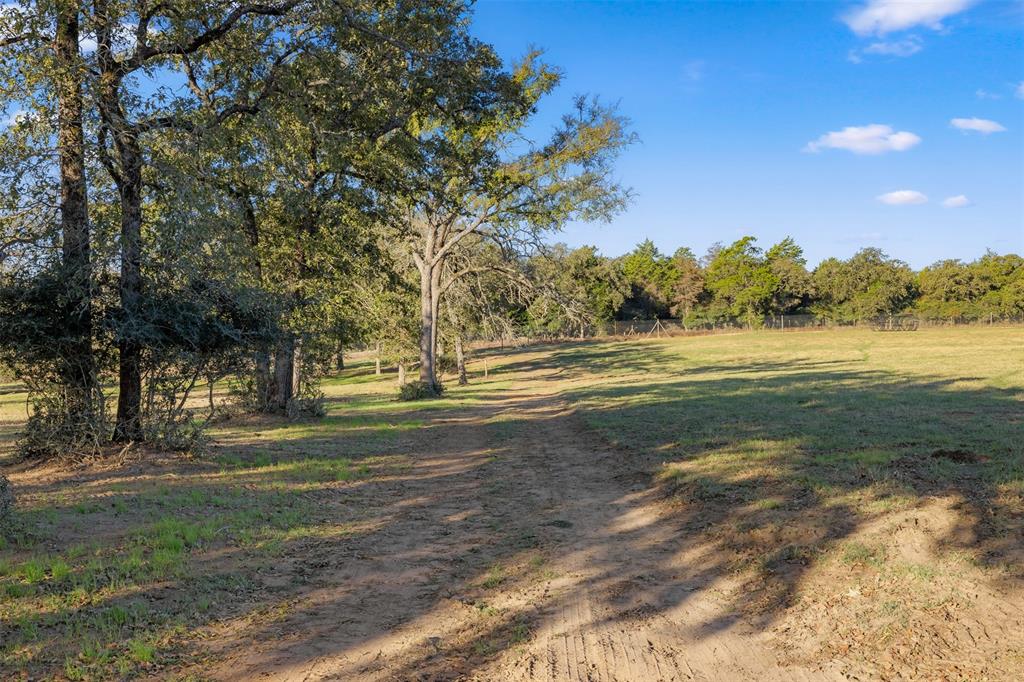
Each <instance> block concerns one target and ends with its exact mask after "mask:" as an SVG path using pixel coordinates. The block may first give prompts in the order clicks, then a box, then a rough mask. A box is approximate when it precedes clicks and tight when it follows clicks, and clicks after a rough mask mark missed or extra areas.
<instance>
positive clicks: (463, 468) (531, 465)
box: [203, 377, 833, 680]
mask: <svg viewBox="0 0 1024 682" xmlns="http://www.w3.org/2000/svg"><path fill="white" fill-rule="evenodd" d="M537 380H538V377H534V378H533V381H532V382H531V387H532V388H533V389H535V388H536V386H537V385H538V381H537ZM413 440H414V443H413V445H414V447H416V450H417V452H419V453H421V454H419V455H418V456H417V458H416V459H415V462H414V464H413V465H412V467H411V468H410V470H408V471H406V472H404V473H403V474H402V475H400V476H395V477H393V478H392V479H390V480H384V481H380V482H376V483H374V484H372V485H367V486H364V487H362V488H359V489H356V490H355V491H354V492H346V494H345V495H343V498H342V499H331V500H324V504H325V505H328V506H330V505H339V506H342V505H362V506H364V507H365V508H366V509H367V510H370V512H369V513H368V514H367V521H366V523H367V524H370V526H371V527H372V530H371V532H367V533H363V534H361V535H359V536H358V537H357V538H354V539H352V540H351V541H350V542H346V543H345V544H344V546H343V551H339V546H338V544H337V543H324V544H322V545H317V544H309V545H307V546H305V547H303V548H302V550H301V551H298V550H296V551H295V552H292V553H291V555H292V556H293V557H295V558H293V559H291V560H288V559H285V560H283V561H282V562H280V563H279V564H277V565H276V566H275V568H274V570H273V571H272V572H269V573H267V574H266V575H264V576H262V579H263V582H264V586H265V589H266V590H268V591H271V592H280V591H284V592H294V593H295V594H294V597H293V598H290V599H287V600H286V603H287V608H283V609H281V610H280V612H279V613H277V614H272V615H268V614H261V615H259V616H252V615H250V616H247V617H245V618H244V619H240V620H238V621H234V622H229V623H227V624H220V625H218V626H217V627H216V628H215V629H212V630H211V631H209V632H207V633H204V636H205V639H206V641H207V644H206V645H205V646H204V660H206V661H208V662H211V664H212V665H213V667H212V668H207V667H206V666H205V665H204V666H203V667H204V668H205V670H204V675H209V676H212V677H214V678H217V679H231V680H249V679H270V680H321V679H325V680H326V679H339V680H354V679H360V680H406V679H430V680H448V679H451V680H456V679H474V680H475V679H480V680H497V679H522V680H701V679H708V680H714V679H734V680H746V679H750V680H753V679H758V680H775V679H778V680H783V679H785V680H794V679H828V678H831V677H832V676H833V675H831V674H830V673H829V672H828V671H825V670H810V669H805V668H801V667H792V666H790V667H783V666H782V665H780V664H779V662H778V658H777V656H776V654H775V653H774V652H773V651H772V650H771V648H770V647H768V646H767V643H766V641H765V640H766V638H767V637H768V635H767V634H766V633H764V632H763V631H758V630H756V629H753V628H751V627H749V626H746V625H744V623H743V622H741V621H739V620H737V619H736V618H735V617H734V614H733V613H732V610H733V609H732V606H731V603H732V602H731V600H729V599H725V598H723V597H722V595H725V594H726V593H730V594H731V593H732V592H733V591H734V590H735V589H736V588H737V586H736V585H735V584H733V581H731V580H730V578H729V577H728V576H723V575H719V574H717V573H716V572H708V571H703V570H702V568H701V567H702V565H704V564H703V562H702V560H701V552H702V551H706V548H704V549H702V547H701V545H700V544H699V543H697V542H694V541H692V539H690V538H687V537H685V535H684V533H685V531H684V530H683V529H682V528H680V526H679V524H678V523H676V522H674V521H673V518H672V515H671V510H670V509H668V508H667V507H666V506H665V504H664V503H663V502H661V501H660V500H659V499H657V497H656V496H655V492H654V489H653V488H652V487H651V486H650V477H649V474H648V473H647V472H645V471H644V470H643V469H642V463H643V462H642V458H637V457H630V458H625V457H623V456H622V454H621V453H618V452H616V451H614V450H613V449H611V448H609V447H607V446H605V445H604V444H602V443H599V442H596V441H595V440H594V439H593V437H591V436H590V435H588V433H587V432H586V430H585V429H583V428H581V427H580V424H579V423H578V421H577V418H576V416H575V415H574V414H573V412H572V410H571V409H570V408H569V407H568V406H567V405H565V404H564V403H563V402H562V401H561V400H560V399H559V398H558V397H557V395H554V394H552V395H544V394H537V393H536V392H533V393H529V394H527V393H524V392H522V391H519V390H516V389H515V388H514V389H513V390H511V391H506V392H504V393H503V394H502V395H501V397H500V399H497V400H495V401H494V402H493V403H489V404H487V405H486V406H484V407H479V408H473V409H472V410H468V411H467V413H466V414H465V415H461V416H460V417H459V418H456V419H446V420H444V421H440V422H435V423H432V425H431V426H430V427H429V428H428V429H423V430H422V431H421V433H419V434H417V435H415V436H414V437H413ZM214 661H215V662H216V663H212V662H214Z"/></svg>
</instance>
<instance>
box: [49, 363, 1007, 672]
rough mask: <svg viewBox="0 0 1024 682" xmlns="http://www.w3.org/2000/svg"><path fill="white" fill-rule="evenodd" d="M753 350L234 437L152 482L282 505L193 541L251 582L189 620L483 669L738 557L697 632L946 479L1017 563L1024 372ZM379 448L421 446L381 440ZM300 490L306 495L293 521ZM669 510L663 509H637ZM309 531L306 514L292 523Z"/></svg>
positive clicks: (325, 660) (317, 651) (982, 547)
mask: <svg viewBox="0 0 1024 682" xmlns="http://www.w3.org/2000/svg"><path fill="white" fill-rule="evenodd" d="M661 353H662V351H661V350H660V349H659V347H657V346H651V348H649V349H647V348H645V353H644V355H643V356H642V357H641V358H639V359H628V360H622V361H620V360H618V359H616V357H615V356H614V354H607V353H606V351H605V350H601V349H600V348H593V349H591V348H585V347H580V348H569V349H558V350H556V351H555V353H554V355H556V356H557V357H554V358H551V359H544V358H541V359H539V360H536V361H533V360H530V361H527V362H525V363H520V364H518V365H513V364H511V363H510V364H508V365H504V366H503V367H502V371H515V372H518V373H527V372H529V373H532V374H533V375H535V376H533V379H537V378H544V377H546V376H548V375H549V374H550V373H552V372H553V371H556V370H557V369H565V370H566V371H567V372H570V373H583V372H593V371H595V367H596V368H597V369H596V371H598V372H601V371H607V370H608V369H609V368H612V369H615V370H616V371H622V372H638V371H643V372H648V371H650V369H651V367H652V366H653V367H660V366H661V364H662V363H664V362H667V361H668V360H670V359H672V358H669V357H668V356H662V355H661ZM675 359H676V360H678V358H675ZM755 366H756V367H757V369H756V370H755V369H753V367H754V366H752V365H751V364H750V363H744V364H742V365H740V364H736V365H730V364H728V363H723V364H719V365H714V366H710V365H707V366H703V367H697V366H694V367H691V368H686V369H685V370H683V371H684V374H683V376H681V377H668V378H664V379H662V380H661V381H657V382H650V381H648V382H645V383H628V384H626V383H620V384H618V385H614V384H606V385H599V386H592V387H587V388H579V389H572V390H569V391H567V392H566V393H565V394H564V398H565V400H567V401H569V402H571V403H573V404H574V405H576V406H577V410H576V412H575V413H572V412H571V411H567V410H566V409H564V402H563V400H561V399H559V398H557V397H555V398H552V397H550V396H540V397H537V396H531V395H530V394H529V393H527V392H523V391H519V390H516V391H508V392H506V393H505V394H503V395H502V396H501V397H500V398H497V397H496V398H494V399H493V400H484V401H481V402H479V403H477V404H474V405H454V406H450V407H447V408H443V409H438V408H430V409H424V410H423V411H419V410H412V411H410V412H408V413H406V412H403V414H402V415H397V416H394V417H393V416H391V415H387V416H384V415H372V410H371V416H370V417H366V416H365V415H364V413H363V411H362V410H360V411H359V412H358V414H347V415H341V416H340V417H339V418H338V419H337V420H336V421H334V422H328V423H327V426H330V430H328V432H326V433H324V432H318V431H317V430H316V429H310V430H306V429H305V428H304V427H303V428H291V427H289V426H287V425H283V426H281V427H280V429H281V433H279V434H277V436H278V437H273V438H269V439H268V441H269V443H270V444H271V445H268V444H267V443H263V444H259V445H258V444H256V442H255V441H256V439H253V442H245V440H244V434H239V437H238V438H237V439H236V440H235V441H231V442H227V443H226V444H225V445H224V449H223V451H222V452H223V453H226V454H229V455H231V456H234V457H236V458H237V461H238V462H239V465H238V466H235V465H234V464H227V465H225V468H224V471H223V472H219V471H218V472H214V473H216V475H213V474H212V473H211V472H208V474H210V475H206V476H204V475H201V474H197V475H196V476H194V477H179V478H178V480H176V481H175V480H173V479H168V480H164V481H162V482H159V483H153V482H151V483H149V484H146V485H147V486H149V485H163V486H165V487H168V488H170V489H171V490H172V491H174V492H172V494H171V495H172V497H173V499H174V502H173V503H172V504H171V505H170V506H166V507H165V506H161V505H159V504H155V503H154V505H155V506H154V507H153V509H154V513H155V514H156V518H159V517H160V516H161V515H166V514H167V513H171V514H182V515H185V516H186V517H187V518H194V519H196V520H199V518H201V517H202V514H203V510H209V509H210V508H211V506H214V505H212V504H211V502H210V500H213V499H214V498H216V497H217V496H218V495H229V494H230V493H229V491H231V490H237V491H242V492H241V493H240V494H241V497H240V498H239V500H238V501H236V502H232V504H236V503H237V502H239V501H240V502H241V506H245V505H249V506H252V507H254V508H257V509H266V510H267V513H268V514H270V516H268V517H266V518H261V517H260V516H259V515H256V516H255V517H254V518H255V527H256V528H257V529H258V528H260V527H263V526H266V527H267V528H268V529H269V530H268V532H267V534H266V535H265V536H259V535H258V533H257V534H255V535H253V536H252V537H249V538H248V540H247V541H246V542H242V541H241V540H243V538H242V537H241V536H231V540H230V541H228V540H227V538H225V539H223V540H222V539H218V540H216V541H213V542H211V543H210V545H209V546H203V547H201V548H200V549H199V550H197V551H196V552H195V553H194V554H195V556H193V558H192V559H191V561H192V565H193V574H194V575H201V576H208V577H209V579H210V580H213V579H214V578H216V579H217V580H227V578H223V577H222V578H217V576H235V577H237V578H238V579H239V580H241V579H243V578H244V585H242V586H241V587H239V588H237V589H236V590H235V591H234V592H232V591H231V589H225V590H223V591H219V590H218V591H216V594H217V595H218V599H223V600H225V602H227V603H228V605H229V608H222V609H213V610H211V612H209V613H206V614H196V615H194V616H190V620H188V621H187V622H188V624H189V627H202V626H212V627H213V630H211V633H212V634H213V637H214V639H213V644H211V645H206V644H199V643H195V642H187V641H186V642H185V643H184V644H182V645H181V646H183V647H184V649H185V650H190V651H192V652H194V653H207V654H211V653H212V654H213V655H214V656H215V658H217V659H220V660H221V662H222V664H223V665H222V666H221V667H218V668H215V669H213V672H214V674H215V675H216V674H219V675H225V676H226V675H227V672H228V671H230V672H231V674H233V675H235V676H236V677H237V676H243V677H244V676H246V675H253V676H254V675H257V674H262V673H270V674H274V675H277V676H278V677H288V676H289V675H294V676H299V675H300V674H301V675H305V674H307V673H309V674H312V673H316V672H317V671H319V672H322V673H328V672H330V673H333V674H339V671H341V672H342V673H347V674H348V675H350V676H362V675H366V676H370V677H372V676H386V677H388V678H390V679H416V678H425V679H447V678H450V677H457V676H458V675H471V674H474V672H475V671H480V670H484V669H486V666H487V665H488V664H489V662H491V661H492V659H493V658H494V657H495V656H497V655H498V654H499V653H500V652H501V650H502V649H505V648H508V647H514V646H517V645H519V644H521V643H523V642H524V641H525V640H528V638H529V633H530V632H536V631H537V630H538V629H539V628H541V627H542V626H543V624H544V623H545V622H546V620H547V619H549V618H550V617H551V614H552V613H556V612H558V611H559V610H561V609H563V608H567V607H568V606H570V605H572V604H573V602H574V600H577V599H580V598H581V595H582V593H583V592H586V593H587V595H589V597H588V598H591V599H595V600H597V601H598V602H599V606H601V607H602V608H595V617H594V620H593V621H592V622H589V623H586V625H587V626H588V627H600V626H602V625H607V624H614V623H615V622H618V621H622V622H634V621H633V619H635V616H636V614H637V613H638V612H640V611H642V613H643V615H644V617H645V618H648V619H650V618H654V617H657V616H659V615H664V614H669V613H675V612H678V610H679V609H680V608H682V607H687V606H688V605H691V604H692V605H695V606H694V607H695V608H696V604H697V603H698V602H700V600H701V599H703V598H705V597H706V596H707V595H708V594H710V593H711V592H713V591H714V589H715V586H716V585H718V584H719V583H720V582H721V581H722V580H723V579H724V578H725V577H727V576H733V575H736V574H737V572H738V571H739V572H744V573H745V574H746V575H748V576H749V579H750V589H749V590H746V591H745V592H744V593H743V597H742V598H736V599H735V600H733V601H729V602H727V603H726V604H725V608H724V609H720V610H717V611H713V612H709V613H708V614H707V617H703V616H702V617H699V618H696V619H695V620H694V621H693V622H690V623H687V626H688V628H689V629H687V630H686V632H683V633H681V634H682V635H685V636H687V637H690V638H692V639H693V641H696V642H699V641H701V640H704V639H710V638H713V637H714V636H715V633H717V632H720V631H723V630H725V629H728V628H730V627H731V626H732V625H734V624H735V623H737V622H738V621H740V620H744V621H746V622H749V623H751V624H753V626H754V627H756V628H758V629H760V630H765V629H767V628H769V627H771V626H772V624H773V623H774V622H776V621H777V619H778V618H780V617H781V616H782V614H783V613H784V612H785V611H786V609H787V608H789V607H790V606H791V605H792V604H793V601H794V598H795V595H796V594H797V593H798V591H799V589H800V587H801V585H803V584H804V582H805V581H806V580H807V579H808V576H809V574H810V572H811V571H812V570H813V568H814V566H815V564H816V562H817V561H818V558H819V557H820V556H821V555H823V554H825V553H827V552H830V551H832V550H834V549H836V548H838V547H840V546H842V543H844V542H845V541H846V540H847V539H848V538H850V537H851V536H853V535H855V534H856V533H857V532H858V531H859V530H861V529H863V528H865V527H866V526H868V525H869V524H871V523H872V522H873V521H875V520H877V519H879V518H882V517H884V516H885V515H886V514H887V513H889V511H890V510H891V509H894V508H899V509H905V508H912V507H913V506H914V505H918V504H921V503H923V502H924V501H926V500H928V499H932V498H936V497H948V498H951V499H953V500H954V504H955V505H957V514H958V519H959V520H958V523H957V525H956V527H954V528H952V529H949V531H948V532H947V533H946V534H945V535H943V536H942V537H938V538H937V543H938V546H939V547H948V548H956V549H962V550H967V551H969V552H971V553H972V554H973V555H975V556H976V557H977V559H978V561H979V562H980V563H982V564H983V565H991V564H999V563H1008V562H1012V561H1014V560H1015V559H1019V558H1020V552H1021V549H1022V547H1024V536H1022V525H1024V524H1022V518H1024V517H1022V503H1021V495H1022V494H1024V487H1022V484H1021V483H1022V481H1024V451H1022V447H1024V444H1022V442H1021V438H1020V433H1021V429H1022V417H1024V412H1022V403H1021V395H1020V392H1019V391H1014V390H1000V389H991V388H965V387H964V386H963V385H961V384H958V383H957V382H956V381H954V380H951V379H947V378H934V379H915V380H908V379H905V378H901V377H896V376H892V375H889V374H887V373H885V372H881V371H876V370H868V369H863V368H860V367H858V365H857V363H853V362H851V363H845V366H844V363H842V362H841V361H836V362H831V361H829V362H824V363H822V362H815V361H811V360H795V361H792V362H763V363H757V364H756V365H755ZM755 371H756V374H755V373H754V372H755ZM413 413H416V416H415V417H413V416H411V415H412V414H413ZM418 419H422V420H423V423H414V422H415V421H416V420H418ZM398 422H401V423H404V424H406V425H407V426H408V428H402V427H400V426H396V423H398ZM387 456H407V457H408V459H407V460H404V461H401V462H397V461H396V462H391V461H386V460H374V459H373V458H375V457H387ZM261 458H266V459H261ZM341 458H345V459H349V460H351V464H347V465H346V467H351V468H355V469H358V467H359V466H360V463H361V462H365V461H367V460H369V461H371V462H372V464H371V466H379V467H380V468H379V469H378V470H371V471H368V472H367V474H366V475H365V477H362V478H360V477H359V476H356V477H354V478H352V479H348V480H331V479H326V480H315V477H316V476H317V475H319V473H317V472H322V473H323V475H324V476H330V475H331V471H332V469H331V467H330V466H326V467H325V468H323V469H318V468H316V466H313V468H312V469H311V471H312V472H314V473H313V474H312V475H313V477H314V480H309V479H308V478H306V477H304V474H303V473H302V472H303V469H302V466H301V465H298V464H296V467H292V468H290V465H291V464H295V463H301V462H303V461H307V460H310V459H312V460H324V461H326V462H328V463H329V462H332V461H337V460H338V459H341ZM648 476H653V477H654V478H653V480H652V479H651V478H649V477H648ZM93 483H94V485H93V486H92V487H91V488H89V489H88V494H89V495H91V496H94V497H104V496H109V495H110V494H111V491H112V490H114V492H116V494H118V495H128V496H130V495H133V494H135V495H140V496H145V495H149V494H151V493H150V492H146V491H145V490H142V489H137V490H136V489H135V488H133V487H132V486H135V485H136V483H134V482H133V481H132V480H131V477H130V476H126V477H125V479H124V480H122V481H120V482H118V480H117V475H116V474H109V473H108V474H106V478H103V479H102V480H100V479H97V480H95V481H93ZM652 483H653V484H654V485H653V486H652V485H651V484H652ZM118 486H120V487H118ZM124 486H127V488H125V487H124ZM197 491H198V492H197ZM35 492H36V493H39V494H52V493H54V492H56V489H54V488H49V489H45V490H44V489H42V488H41V489H39V490H37V491H35ZM161 494H163V493H161ZM178 495H180V496H181V497H180V498H178V497H176V496H178ZM282 495H283V496H284V497H281V496H282ZM190 496H191V497H190ZM286 498H287V499H290V500H292V503H291V504H292V505H295V504H297V505H299V508H300V509H301V514H302V515H303V516H302V518H301V519H295V518H294V517H289V518H290V519H291V521H290V523H295V526H294V527H288V528H277V529H275V528H274V522H273V516H274V515H276V514H278V513H279V511H280V510H281V509H282V508H283V507H285V506H287V505H288V503H287V502H286V501H285V499H286ZM190 499H191V500H192V501H193V502H194V504H193V503H192V502H190ZM659 500H660V501H659ZM666 500H667V501H668V504H667V505H666V504H665V501H666ZM138 504H144V503H143V502H139V503H138ZM145 504H148V503H145ZM652 505H653V506H654V507H657V508H658V510H659V513H658V514H656V515H655V516H654V517H652V518H650V519H648V521H647V522H645V523H643V524H636V523H631V522H630V520H631V519H633V518H634V517H635V516H636V514H637V513H639V512H641V511H643V510H645V509H647V508H649V507H651V506H652ZM70 511H72V507H71V506H70V505H64V506H63V507H61V506H60V505H59V504H58V505H55V506H54V513H57V514H60V515H64V514H67V513H69V512H70ZM103 513H106V512H103ZM97 518H98V517H97ZM136 519H137V520H141V519H144V520H145V524H151V523H153V522H155V520H154V518H150V517H149V516H144V515H137V517H136ZM587 519H594V520H596V521H595V522H594V524H593V525H591V526H586V525H585V522H586V520H587ZM299 521H302V523H299ZM260 524H263V526H261V525H260ZM342 524H352V525H351V526H350V527H348V528H347V530H345V531H341V530H338V528H337V527H338V526H339V525H342ZM574 524H577V525H574ZM296 528H300V529H306V530H299V531H297V532H295V533H294V534H289V532H290V531H293V530H295V529H296ZM316 528H320V530H319V531H315V532H314V530H312V529H316ZM332 528H333V529H335V530H338V532H333V531H331V529H332ZM240 530H244V529H240ZM247 542H248V543H255V544H246V543H247ZM563 554H565V555H578V556H580V557H581V564H582V565H585V566H586V568H587V576H586V578H585V579H583V580H581V581H578V582H572V581H569V582H566V583H565V584H564V586H563V589H561V590H559V591H556V592H554V593H552V594H550V595H546V596H545V597H544V599H543V600H542V601H540V600H538V601H537V602H536V603H532V602H530V601H529V600H527V601H526V603H522V602H519V603H517V602H515V601H514V600H512V601H510V602H509V603H508V604H506V605H504V606H502V607H501V608H494V607H492V606H491V602H492V601H496V600H498V599H500V597H501V596H502V595H505V596H507V595H510V594H514V593H516V592H517V591H520V590H521V591H524V592H525V593H527V594H533V592H530V590H535V591H536V590H540V588H538V587H537V585H538V584H544V583H545V581H547V582H550V581H551V580H558V578H557V577H555V578H551V577H545V576H544V575H543V571H544V569H543V564H539V565H535V563H534V560H535V559H537V558H538V557H539V558H541V559H546V560H547V561H551V562H556V561H557V560H558V559H559V557H560V556H561V555H563ZM171 582H172V584H173V588H174V590H175V594H176V595H177V596H175V597H174V598H173V599H170V600H169V599H168V597H167V596H166V594H164V595H163V596H160V595H161V594H163V593H161V591H162V590H166V589H167V584H166V583H165V584H162V585H155V584H154V585H152V586H149V587H147V588H145V589H144V590H142V591H141V592H139V593H137V595H136V598H139V599H144V600H148V601H152V602H154V603H168V602H169V601H170V603H178V604H181V605H182V606H181V608H180V609H179V610H186V605H187V604H188V594H189V591H190V590H195V589H196V586H195V584H194V583H192V582H189V581H186V580H177V581H176V582H175V580H173V579H172V581H171ZM537 593H538V594H540V592H539V591H538V592H537ZM175 600H178V601H177V602H175ZM101 606H102V605H101ZM93 607H97V605H95V604H93V605H92V607H90V608H93ZM638 610H640V611H638ZM208 647H212V648H208ZM384 649H388V650H389V652H390V653H389V654H388V655H386V656H381V655H380V654H379V652H380V651H382V650H384ZM179 667H180V668H181V669H182V670H186V671H187V670H189V669H193V670H198V671H201V672H205V669H204V665H203V664H199V665H197V666H191V667H190V666H189V665H188V664H186V663H184V662H182V663H180V664H179Z"/></svg>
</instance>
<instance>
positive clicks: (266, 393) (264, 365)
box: [255, 350, 274, 412]
mask: <svg viewBox="0 0 1024 682" xmlns="http://www.w3.org/2000/svg"><path fill="white" fill-rule="evenodd" d="M255 364H256V377H255V379H256V382H255V384H256V400H257V403H258V405H257V409H258V410H259V411H260V412H268V411H270V410H271V409H272V408H273V406H274V375H273V371H272V370H271V368H270V351H267V350H260V351H257V353H256V363H255Z"/></svg>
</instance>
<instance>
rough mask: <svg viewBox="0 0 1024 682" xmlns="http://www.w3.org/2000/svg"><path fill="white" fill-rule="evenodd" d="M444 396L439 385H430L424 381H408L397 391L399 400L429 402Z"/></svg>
mask: <svg viewBox="0 0 1024 682" xmlns="http://www.w3.org/2000/svg"><path fill="white" fill-rule="evenodd" d="M443 394H444V386H442V385H441V384H436V385H433V386H432V385H430V384H428V383H426V382H425V381H410V382H409V383H407V384H405V385H403V386H402V387H401V388H399V389H398V399H399V400H429V399H431V398H440V397H441V395H443Z"/></svg>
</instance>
